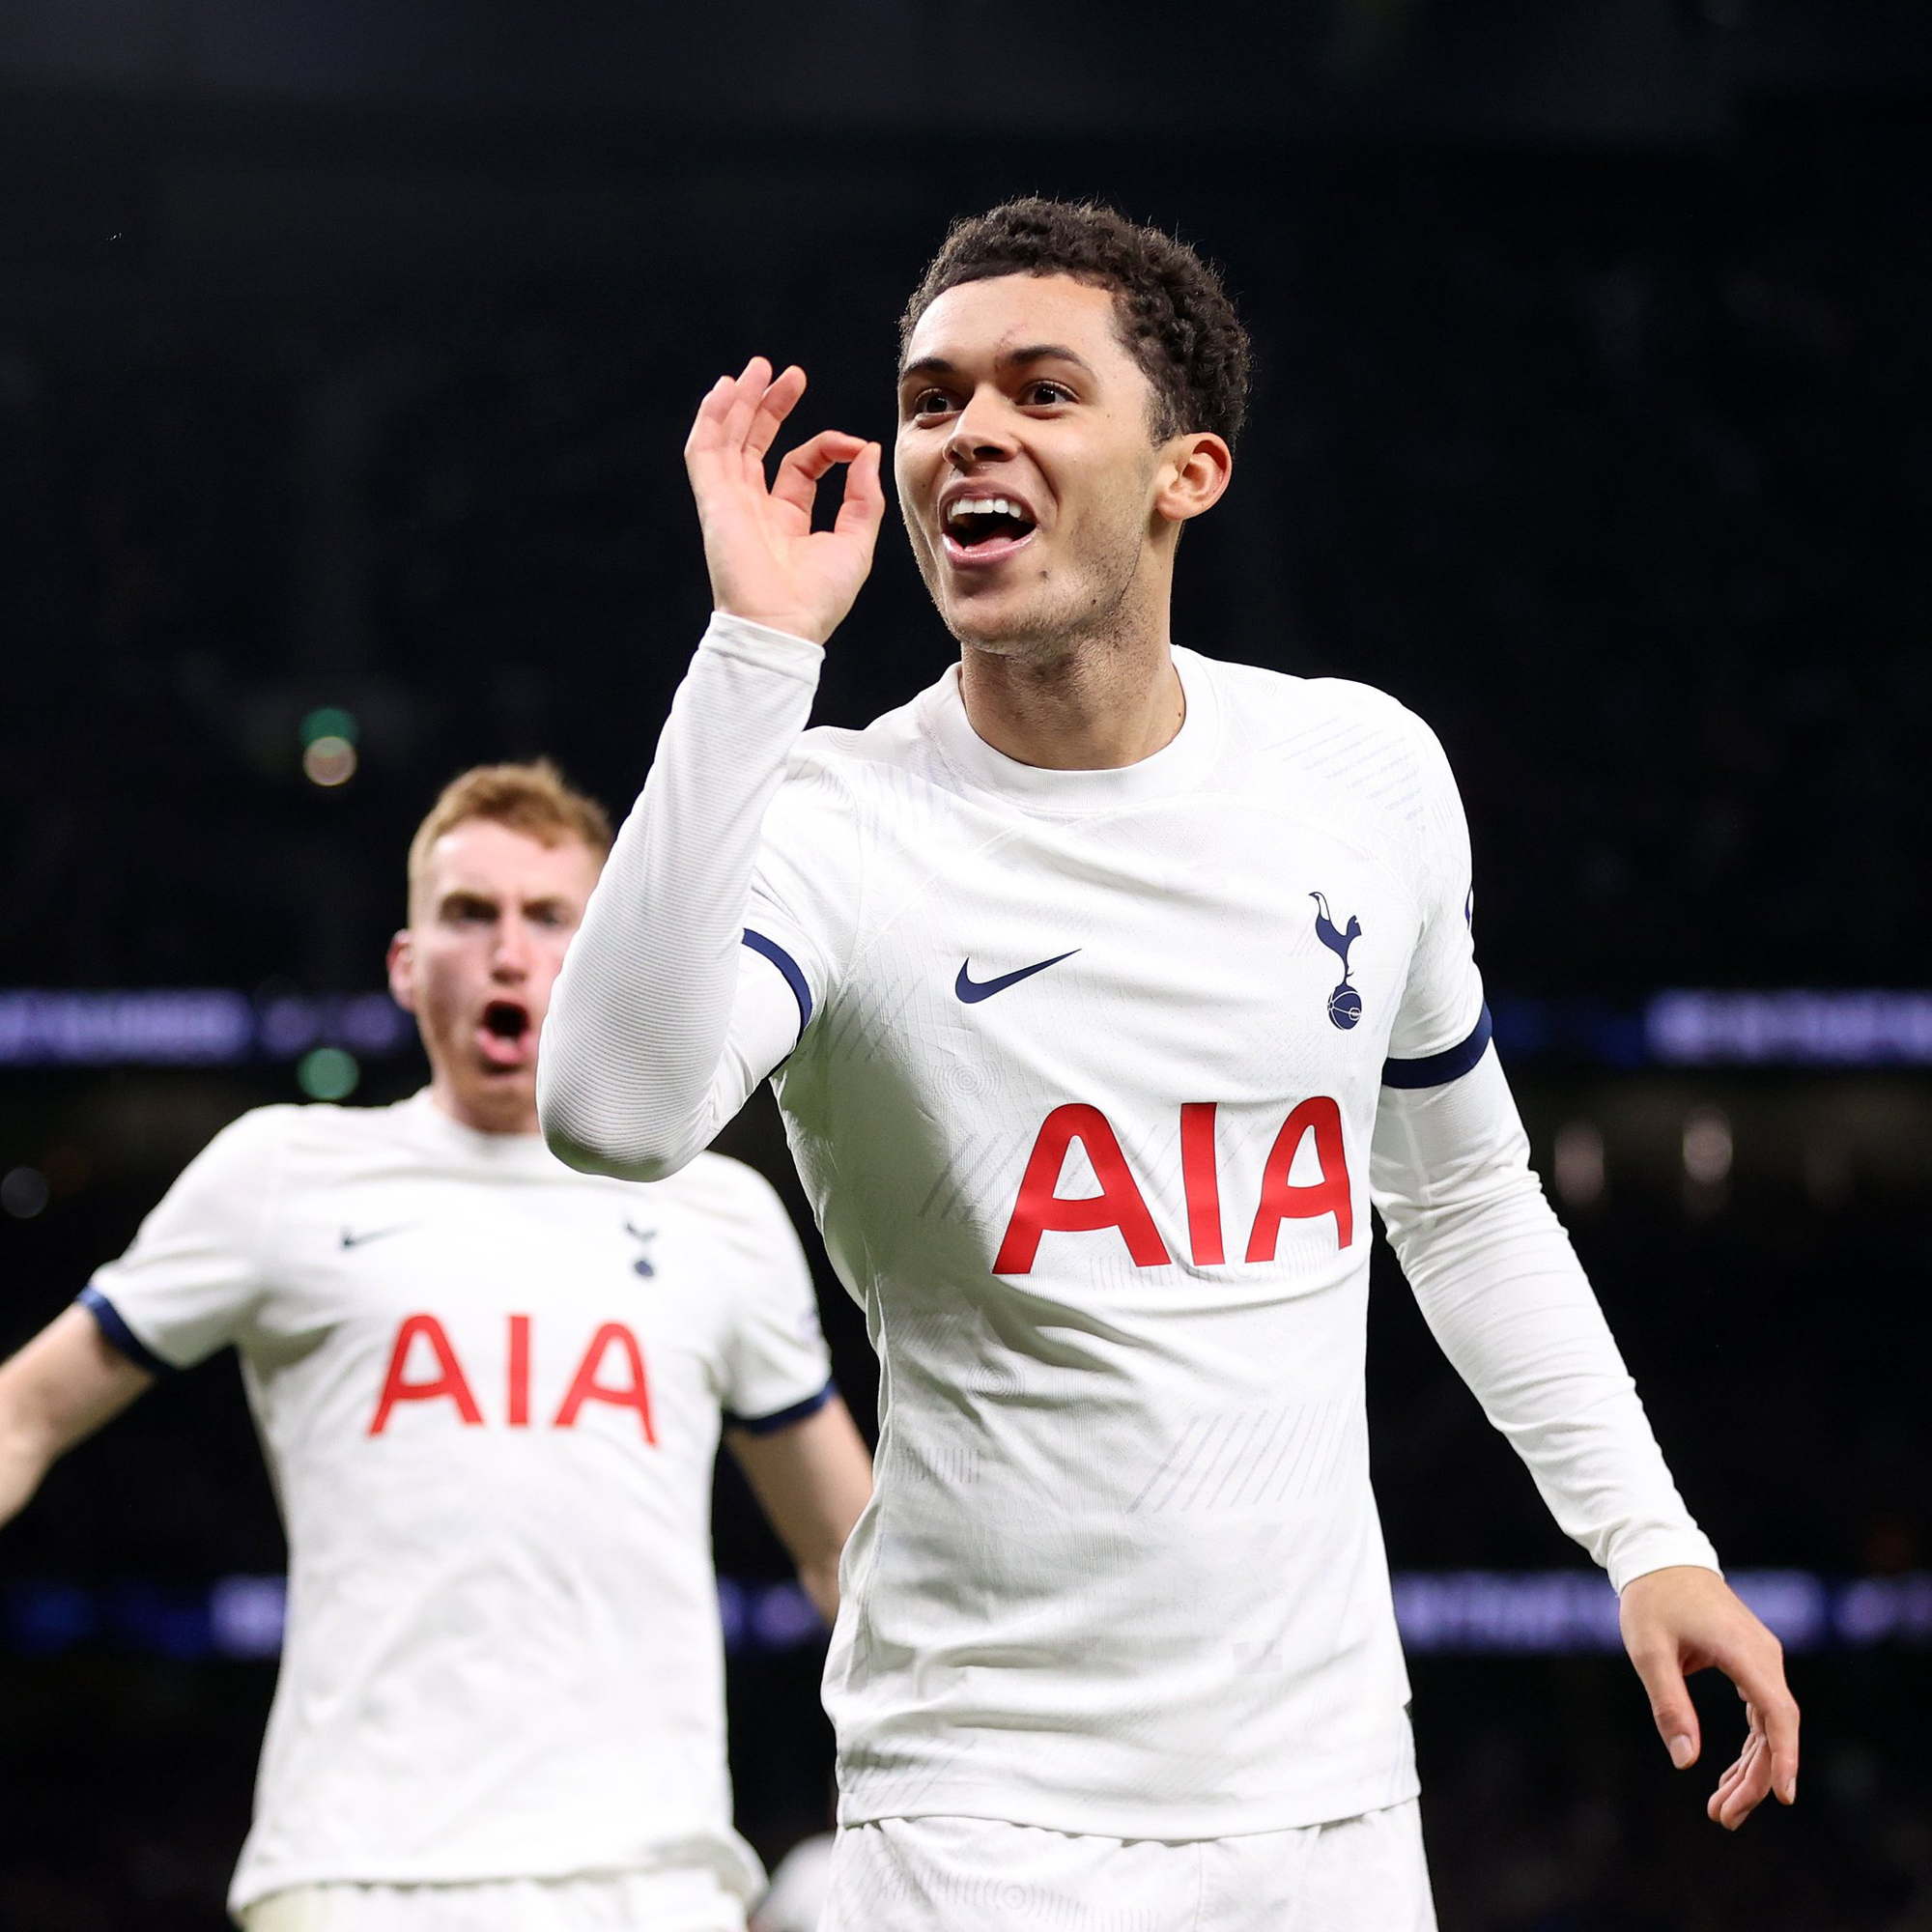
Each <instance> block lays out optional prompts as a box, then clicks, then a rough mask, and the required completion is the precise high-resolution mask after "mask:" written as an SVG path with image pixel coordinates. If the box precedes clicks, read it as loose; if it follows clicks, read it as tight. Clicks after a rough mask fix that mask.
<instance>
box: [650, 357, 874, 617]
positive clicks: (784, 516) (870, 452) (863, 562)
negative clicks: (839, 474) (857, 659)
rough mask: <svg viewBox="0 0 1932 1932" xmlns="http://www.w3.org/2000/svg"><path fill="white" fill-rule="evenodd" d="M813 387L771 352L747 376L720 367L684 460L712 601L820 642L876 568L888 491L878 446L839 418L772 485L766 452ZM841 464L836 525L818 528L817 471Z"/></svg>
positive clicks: (789, 460)
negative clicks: (776, 370)
mask: <svg viewBox="0 0 1932 1932" xmlns="http://www.w3.org/2000/svg"><path fill="white" fill-rule="evenodd" d="M804 393H805V371H804V370H803V369H800V368H798V367H797V366H796V365H794V366H793V367H792V368H789V369H787V370H786V371H785V372H784V373H783V374H782V375H781V376H778V377H776V378H775V377H774V376H773V374H772V365H771V364H770V363H769V362H768V361H766V360H765V358H764V357H763V356H762V355H754V356H753V357H752V359H751V360H750V361H749V362H748V363H746V364H745V370H744V373H743V374H742V375H740V376H721V377H720V378H719V379H718V381H717V383H716V384H713V386H712V388H711V391H710V393H709V394H708V395H707V396H706V397H705V398H704V400H703V402H702V403H700V404H699V405H698V409H697V419H696V422H694V423H693V424H692V426H691V436H690V439H689V440H688V441H687V442H686V443H685V445H684V467H685V471H686V473H687V474H688V475H689V476H690V478H691V494H692V495H693V496H694V497H696V499H697V521H698V523H699V525H700V526H701V527H702V529H703V531H704V561H705V563H706V565H707V566H708V567H709V569H710V572H711V601H712V604H713V606H714V607H715V608H716V609H718V610H720V611H726V612H728V613H729V614H730V615H732V616H734V617H745V618H749V619H750V620H751V621H752V622H753V623H755V624H764V625H768V626H769V627H770V628H771V629H772V630H774V631H783V632H785V633H787V634H788V635H789V636H791V637H794V638H806V639H810V641H811V642H812V643H815V644H822V643H823V642H824V641H825V640H826V639H827V638H829V637H830V636H831V635H832V633H833V632H834V631H835V630H837V629H838V625H839V623H840V622H841V621H842V619H843V618H844V616H845V613H846V612H847V611H849V610H851V608H852V600H853V599H854V598H855V597H857V596H858V594H859V586H860V585H861V584H862V583H864V582H865V581H866V577H867V573H868V572H869V571H870V569H871V567H872V549H873V546H874V544H876V542H877V541H878V535H879V524H880V522H881V520H882V519H883V518H884V516H885V510H886V497H885V491H884V490H883V488H882V487H881V486H880V482H879V456H880V451H879V445H878V444H877V443H876V442H865V441H862V440H860V439H859V438H858V437H856V436H847V435H846V434H845V433H844V431H842V430H835V429H828V430H821V431H820V432H819V433H818V435H816V436H814V437H813V438H812V439H811V440H810V441H809V442H802V443H800V444H799V446H798V447H797V448H796V449H794V450H792V451H791V452H790V454H789V455H787V456H786V457H785V459H784V460H783V461H782V462H781V464H780V465H779V468H778V474H777V475H776V476H775V477H773V479H772V481H771V483H770V485H769V487H767V485H766V482H765V457H766V456H767V454H768V453H769V452H770V450H771V446H772V442H773V440H774V439H775V438H776V437H777V436H778V433H779V427H780V425H781V423H783V421H784V419H785V417H786V416H788V415H789V414H790V413H791V412H792V410H793V408H794V407H795V406H796V405H797V402H798V399H799V398H800V397H801V396H802V395H804ZM841 463H843V464H846V465H849V466H850V467H849V468H848V469H847V470H846V473H845V493H844V497H843V499H842V500H841V501H840V503H839V505H838V516H837V518H836V519H835V520H834V522H833V526H832V527H831V528H830V529H829V530H813V528H812V527H811V508H812V500H813V498H814V497H815V496H816V495H817V491H818V484H819V479H820V478H821V477H823V476H824V475H825V474H826V473H827V472H828V471H829V470H831V469H834V468H835V467H836V466H837V465H838V464H841Z"/></svg>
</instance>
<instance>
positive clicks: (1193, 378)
mask: <svg viewBox="0 0 1932 1932" xmlns="http://www.w3.org/2000/svg"><path fill="white" fill-rule="evenodd" d="M995 275H1071V276H1072V277H1073V278H1074V279H1075V280H1076V281H1082V282H1088V283H1091V284H1092V285H1094V287H1096V288H1103V289H1110V290H1112V292H1113V296H1114V310H1115V314H1116V317H1117V319H1118V323H1119V327H1120V331H1121V339H1122V342H1123V343H1124V345H1125V346H1126V349H1127V352H1128V354H1129V355H1132V356H1133V358H1134V360H1135V361H1136V362H1137V363H1138V364H1139V365H1140V367H1141V371H1142V373H1143V374H1144V375H1145V376H1146V377H1147V379H1148V381H1149V382H1150V383H1151V384H1152V385H1153V393H1154V414H1153V421H1152V423H1151V428H1152V431H1153V438H1154V440H1155V441H1156V442H1165V441H1166V440H1167V439H1168V438H1169V437H1171V436H1177V435H1179V433H1180V432H1181V431H1183V430H1211V431H1212V432H1213V433H1214V434H1215V435H1216V436H1218V437H1220V438H1222V439H1223V440H1225V441H1226V442H1227V443H1228V445H1229V446H1230V447H1231V448H1232V447H1233V446H1234V442H1235V439H1236V436H1238V435H1239V433H1240V428H1241V418H1242V416H1243V415H1244V414H1245V413H1246V411H1247V400H1248V332H1247V330H1246V329H1244V328H1243V327H1241V324H1240V320H1239V318H1238V317H1237V316H1236V314H1235V305H1234V303H1233V302H1231V301H1230V300H1229V299H1228V296H1227V291H1226V290H1224V289H1223V288H1222V286H1221V278H1220V276H1219V275H1217V274H1216V273H1215V272H1214V270H1212V269H1211V268H1209V267H1208V264H1207V263H1206V262H1204V261H1203V260H1202V259H1201V257H1200V256H1199V255H1197V254H1196V253H1195V252H1194V250H1193V249H1192V248H1190V247H1188V245H1187V244H1186V242H1184V241H1176V240H1175V238H1174V237H1173V236H1171V235H1164V234H1162V233H1161V231H1160V230H1159V229H1158V228H1143V227H1141V226H1140V225H1139V224H1138V223H1135V222H1132V221H1129V220H1128V219H1127V218H1126V216H1125V215H1123V214H1121V213H1118V212H1117V211H1116V210H1114V209H1111V208H1107V207H1104V206H1102V205H1101V204H1100V203H1098V202H1093V201H1048V200H1046V199H1044V198H1043V197H1041V196H1038V195H1028V196H1026V197H1025V198H1024V199H1022V200H1019V201H1009V202H1003V203H1002V204H1001V205H1000V206H999V207H998V208H995V209H991V210H989V211H988V212H987V213H984V214H969V215H963V216H961V218H960V219H959V220H957V221H955V222H954V223H953V224H952V229H951V231H950V232H949V233H948V235H947V237H946V241H945V244H944V246H942V247H941V249H940V251H939V253H938V254H937V255H935V256H934V257H933V258H932V266H931V267H930V268H928V269H927V270H926V271H925V276H924V279H923V281H922V282H921V283H920V285H919V287H918V288H917V289H915V290H914V291H913V295H912V299H911V300H910V301H909V302H907V303H906V308H905V314H904V315H903V316H901V317H900V318H899V349H900V353H901V354H903V353H904V350H905V345H906V343H907V342H908V341H909V340H910V339H911V336H912V332H913V329H914V327H916V326H917V324H918V322H919V319H920V317H921V316H923V314H924V313H925V311H926V310H927V309H928V308H929V307H931V305H932V304H933V302H934V301H936V300H937V299H938V298H940V297H941V296H943V295H944V294H945V293H946V291H947V290H948V289H952V288H957V287H958V285H959V284H960V283H961V282H980V281H986V280H988V279H990V278H991V277H992V276H995Z"/></svg>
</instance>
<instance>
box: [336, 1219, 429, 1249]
mask: <svg viewBox="0 0 1932 1932" xmlns="http://www.w3.org/2000/svg"><path fill="white" fill-rule="evenodd" d="M414 1226H415V1223H414V1222H413V1221H399V1222H398V1223H397V1224H396V1225H395V1226H394V1227H393V1228H370V1229H367V1230H366V1231H365V1232H363V1233H362V1234H359V1235H356V1234H352V1233H351V1232H350V1231H349V1230H348V1229H347V1228H345V1229H343V1231H342V1245H343V1246H344V1247H345V1248H359V1247H360V1246H361V1245H362V1243H363V1242H364V1241H380V1240H381V1239H382V1238H383V1236H384V1235H400V1234H402V1233H403V1232H404V1230H405V1229H408V1228H413V1227H414Z"/></svg>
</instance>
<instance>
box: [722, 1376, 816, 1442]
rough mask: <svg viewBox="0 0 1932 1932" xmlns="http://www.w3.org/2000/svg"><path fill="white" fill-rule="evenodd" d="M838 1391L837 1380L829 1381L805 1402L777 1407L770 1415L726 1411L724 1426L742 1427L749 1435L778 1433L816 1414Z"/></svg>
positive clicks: (730, 1427)
mask: <svg viewBox="0 0 1932 1932" xmlns="http://www.w3.org/2000/svg"><path fill="white" fill-rule="evenodd" d="M837 1394H838V1383H837V1382H827V1383H826V1384H825V1386H824V1387H823V1388H822V1389H820V1390H819V1391H818V1393H817V1394H816V1395H809V1396H807V1397H806V1399H805V1400H804V1401H803V1402H795V1403H793V1404H792V1406H790V1407H789V1408H781V1409H775V1410H774V1411H773V1412H772V1413H771V1414H770V1415H733V1414H732V1413H731V1411H730V1410H729V1409H728V1408H727V1409H726V1410H725V1427H726V1428H727V1429H742V1430H743V1431H744V1432H745V1434H746V1435H777V1434H778V1433H779V1431H780V1430H781V1429H789V1428H790V1427H791V1426H792V1424H793V1423H794V1422H803V1421H804V1420H805V1419H806V1417H807V1416H809V1415H816V1414H817V1413H818V1411H819V1410H820V1409H821V1408H823V1407H824V1406H825V1405H826V1404H827V1403H828V1402H830V1401H831V1400H832V1398H833V1397H834V1396H835V1395H837Z"/></svg>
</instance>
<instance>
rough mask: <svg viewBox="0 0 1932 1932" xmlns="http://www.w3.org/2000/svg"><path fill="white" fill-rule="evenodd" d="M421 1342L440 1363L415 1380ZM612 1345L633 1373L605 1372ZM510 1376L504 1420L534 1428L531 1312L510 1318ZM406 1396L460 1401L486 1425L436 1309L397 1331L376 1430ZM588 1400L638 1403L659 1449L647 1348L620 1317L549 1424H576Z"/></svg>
mask: <svg viewBox="0 0 1932 1932" xmlns="http://www.w3.org/2000/svg"><path fill="white" fill-rule="evenodd" d="M418 1343H422V1344H425V1345H427V1348H428V1351H429V1353H430V1355H431V1356H432V1357H433V1363H432V1364H426V1365H425V1366H433V1368H434V1373H433V1374H431V1375H430V1376H428V1377H426V1378H421V1379H416V1380H412V1378H411V1377H410V1354H411V1351H412V1350H414V1351H415V1353H416V1354H417V1356H418V1357H419V1358H420V1356H421V1354H422V1352H423V1350H422V1349H420V1348H418V1347H417V1344H418ZM611 1350H615V1351H616V1354H617V1364H618V1368H619V1369H620V1371H622V1372H623V1374H624V1376H625V1379H624V1380H622V1381H620V1382H606V1381H602V1380H600V1379H599V1378H600V1377H601V1376H602V1374H603V1373H604V1364H605V1358H606V1357H607V1356H608V1355H609V1354H610V1353H611ZM506 1380H507V1382H508V1389H507V1392H506V1394H507V1400H506V1401H505V1403H504V1407H503V1420H504V1422H505V1423H506V1424H507V1426H508V1427H510V1428H511V1429H527V1428H528V1427H529V1426H530V1318H529V1317H528V1316H527V1315H512V1316H511V1317H510V1346H509V1374H508V1376H507V1378H506ZM406 1402H453V1403H454V1404H455V1405H456V1413H457V1416H458V1417H459V1419H460V1420H461V1421H462V1422H463V1423H464V1425H465V1426H466V1427H468V1428H472V1429H474V1428H480V1427H481V1426H482V1422H483V1411H482V1410H481V1409H480V1408H479V1407H478V1406H477V1405H476V1397H475V1394H474V1392H473V1391H472V1390H471V1388H470V1386H469V1377H468V1376H466V1375H465V1374H464V1373H463V1364H462V1363H461V1362H460V1361H459V1360H458V1359H457V1355H456V1350H455V1349H454V1348H453V1347H452V1346H451V1343H450V1340H449V1336H448V1333H447V1332H446V1331H445V1330H444V1328H443V1325H442V1323H441V1322H440V1321H438V1320H437V1319H436V1317H435V1316H434V1315H410V1316H406V1317H404V1319H403V1325H402V1326H401V1327H400V1328H398V1329H397V1330H396V1343H395V1347H394V1348H392V1349H391V1350H389V1370H388V1373H387V1375H385V1376H384V1378H383V1395H382V1399H381V1401H379V1402H378V1403H377V1405H376V1419H375V1420H374V1421H373V1422H372V1423H370V1425H369V1434H370V1435H382V1433H383V1431H384V1429H386V1428H387V1427H388V1426H389V1417H390V1415H391V1414H392V1413H393V1412H394V1411H395V1409H396V1408H397V1407H398V1406H401V1405H402V1404H403V1403H406ZM589 1402H605V1403H609V1404H611V1406H612V1407H615V1408H632V1409H636V1410H637V1412H638V1421H639V1424H640V1425H641V1426H642V1429H643V1433H644V1440H645V1441H646V1442H648V1443H649V1444H650V1445H651V1446H652V1447H653V1448H655V1447H656V1446H657V1439H658V1437H657V1431H656V1430H655V1429H654V1428H653V1427H652V1426H651V1396H650V1384H649V1382H648V1381H647V1380H646V1378H645V1376H644V1351H643V1350H641V1349H640V1348H639V1347H638V1338H637V1337H636V1336H635V1335H633V1334H632V1333H631V1331H630V1330H629V1329H628V1328H626V1327H625V1326H624V1324H623V1323H622V1322H621V1321H607V1322H605V1324H604V1325H603V1327H601V1328H600V1329H598V1331H597V1332H596V1334H594V1335H593V1336H591V1338H590V1346H589V1347H588V1348H587V1349H585V1350H584V1351H583V1359H582V1361H581V1362H580V1363H579V1364H578V1365H577V1373H576V1375H575V1376H573V1377H572V1378H571V1381H570V1389H569V1392H568V1393H567V1394H566V1395H565V1396H564V1398H563V1403H562V1406H560V1407H559V1408H558V1409H557V1411H556V1414H555V1415H554V1417H553V1418H552V1419H551V1424H550V1426H551V1427H552V1428H553V1429H574V1428H575V1427H576V1426H577V1418H578V1416H579V1414H580V1413H581V1412H582V1408H583V1406H584V1404H585V1403H589Z"/></svg>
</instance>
